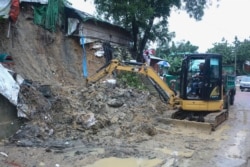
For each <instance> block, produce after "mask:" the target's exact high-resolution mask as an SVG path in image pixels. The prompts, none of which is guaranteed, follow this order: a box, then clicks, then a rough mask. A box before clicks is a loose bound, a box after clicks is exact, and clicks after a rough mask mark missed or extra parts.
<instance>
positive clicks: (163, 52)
mask: <svg viewBox="0 0 250 167" xmlns="http://www.w3.org/2000/svg"><path fill="white" fill-rule="evenodd" d="M198 48H199V47H198V46H195V45H192V44H191V43H190V41H187V42H184V41H182V42H179V43H178V44H175V43H174V42H172V45H171V47H160V48H158V49H157V50H156V55H157V56H158V57H160V58H163V59H165V60H166V61H168V62H169V64H171V66H170V68H169V74H171V75H178V73H179V72H180V68H181V62H182V59H183V55H184V54H186V53H195V52H197V50H198Z"/></svg>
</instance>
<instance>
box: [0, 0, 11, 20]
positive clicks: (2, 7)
mask: <svg viewBox="0 0 250 167" xmlns="http://www.w3.org/2000/svg"><path fill="white" fill-rule="evenodd" d="M10 5H11V0H0V17H2V18H5V19H7V18H9V11H10Z"/></svg>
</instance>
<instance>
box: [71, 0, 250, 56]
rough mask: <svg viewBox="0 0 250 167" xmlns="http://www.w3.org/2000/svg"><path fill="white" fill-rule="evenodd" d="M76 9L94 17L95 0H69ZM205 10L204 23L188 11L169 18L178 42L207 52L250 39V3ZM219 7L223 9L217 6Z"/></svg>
mask: <svg viewBox="0 0 250 167" xmlns="http://www.w3.org/2000/svg"><path fill="white" fill-rule="evenodd" d="M69 1H70V2H72V4H73V7H75V8H77V9H80V10H83V11H85V12H88V13H90V14H93V11H94V10H95V8H94V5H93V1H92V2H89V1H88V2H84V0H69ZM213 4H214V5H213V6H211V7H209V8H208V9H206V10H205V15H204V16H203V18H202V21H195V20H194V19H191V18H190V17H189V16H188V15H187V14H186V12H184V11H183V12H173V13H172V14H171V16H170V18H169V25H168V26H169V30H170V31H174V32H175V33H176V38H175V39H174V41H190V42H191V44H193V45H196V46H198V47H199V52H205V51H206V50H207V49H208V48H211V47H213V45H212V44H213V43H216V42H221V40H222V38H223V37H224V38H225V39H226V40H228V42H229V43H232V42H233V41H234V37H235V36H237V37H238V38H239V40H241V41H242V40H244V39H249V38H250V23H249V16H250V0H220V2H219V3H216V0H213ZM217 4H219V6H218V7H217Z"/></svg>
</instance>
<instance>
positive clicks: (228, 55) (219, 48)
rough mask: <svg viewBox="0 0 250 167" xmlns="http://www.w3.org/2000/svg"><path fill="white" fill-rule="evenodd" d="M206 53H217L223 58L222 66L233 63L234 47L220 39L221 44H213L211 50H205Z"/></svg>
mask: <svg viewBox="0 0 250 167" xmlns="http://www.w3.org/2000/svg"><path fill="white" fill-rule="evenodd" d="M207 53H218V54H221V55H222V56H223V59H222V61H223V64H233V63H234V59H235V58H234V47H233V46H232V44H229V43H228V41H226V40H225V39H222V40H221V42H218V43H214V44H213V48H210V49H208V50H207Z"/></svg>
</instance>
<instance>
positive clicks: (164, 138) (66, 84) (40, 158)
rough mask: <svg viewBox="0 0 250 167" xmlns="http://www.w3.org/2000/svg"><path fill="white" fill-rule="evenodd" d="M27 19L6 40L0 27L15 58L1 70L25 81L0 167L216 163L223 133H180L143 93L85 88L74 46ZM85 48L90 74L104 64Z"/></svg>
mask: <svg viewBox="0 0 250 167" xmlns="http://www.w3.org/2000/svg"><path fill="white" fill-rule="evenodd" d="M30 18H32V15H31V13H29V11H27V12H22V13H21V15H20V17H19V18H18V22H17V23H16V24H15V25H14V26H13V27H12V33H11V36H10V38H7V37H6V34H7V31H8V22H1V25H0V26H1V29H2V30H1V31H0V33H1V34H0V35H1V36H0V38H1V41H0V49H1V52H5V53H9V54H10V55H11V56H12V57H13V59H14V65H10V66H8V68H10V69H12V70H13V71H15V72H17V73H18V74H20V75H21V76H22V77H24V78H25V79H26V81H29V82H28V84H24V85H22V86H21V90H20V92H21V93H22V94H21V95H22V99H24V100H25V102H26V103H28V104H29V106H30V108H31V109H32V112H31V111H30V112H29V114H28V118H29V120H28V121H25V124H24V125H23V126H22V127H21V128H20V130H19V131H17V132H16V133H15V134H13V136H11V137H10V138H9V139H6V140H3V141H2V145H1V150H0V152H1V153H2V154H1V155H3V156H0V164H1V166H27V167H33V166H55V165H60V166H74V167H77V166H87V165H90V164H93V163H95V162H97V161H98V160H99V159H103V158H109V157H117V158H130V157H134V158H142V159H147V160H159V161H158V163H156V164H155V165H149V164H147V165H148V166H213V165H214V164H215V163H216V162H214V161H209V160H210V159H212V158H213V157H214V156H218V154H219V153H217V154H215V152H216V151H218V150H219V148H220V144H219V142H218V141H224V140H226V139H227V137H228V136H227V134H226V133H225V132H226V130H227V129H228V128H229V127H228V126H223V127H221V128H220V129H218V130H217V131H216V132H213V134H212V135H211V131H210V129H209V127H207V125H204V126H202V125H198V126H197V125H196V126H193V127H189V128H185V124H184V125H182V126H179V125H177V124H174V123H172V122H168V121H162V118H167V117H168V112H169V111H170V109H169V108H168V106H167V105H166V104H165V103H164V102H162V101H161V100H160V98H159V97H158V96H155V95H153V94H151V93H150V92H149V91H147V90H137V89H134V88H129V87H123V86H122V85H114V84H109V83H107V82H102V81H100V82H98V83H97V84H93V85H89V86H87V85H86V83H85V78H84V77H83V75H82V65H81V62H82V47H81V46H80V44H79V39H78V38H73V37H66V36H65V35H64V33H63V32H62V31H57V32H56V33H50V32H48V31H46V30H44V29H43V28H41V27H39V26H37V25H35V24H33V22H32V20H31V19H30ZM85 47H86V50H87V58H88V70H89V71H88V72H89V75H92V74H93V73H95V71H96V70H97V69H99V68H100V67H101V66H103V65H104V63H105V60H104V58H103V57H102V58H100V57H96V56H95V55H94V52H95V50H94V49H93V46H92V45H91V44H89V45H86V46H85ZM108 77H111V76H108ZM183 127H184V128H183ZM4 153H5V154H7V156H5V154H4ZM219 155H220V154H219ZM236 158H240V157H236ZM204 161H206V162H205V163H204ZM120 165H121V164H120ZM144 166H146V165H144Z"/></svg>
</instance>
